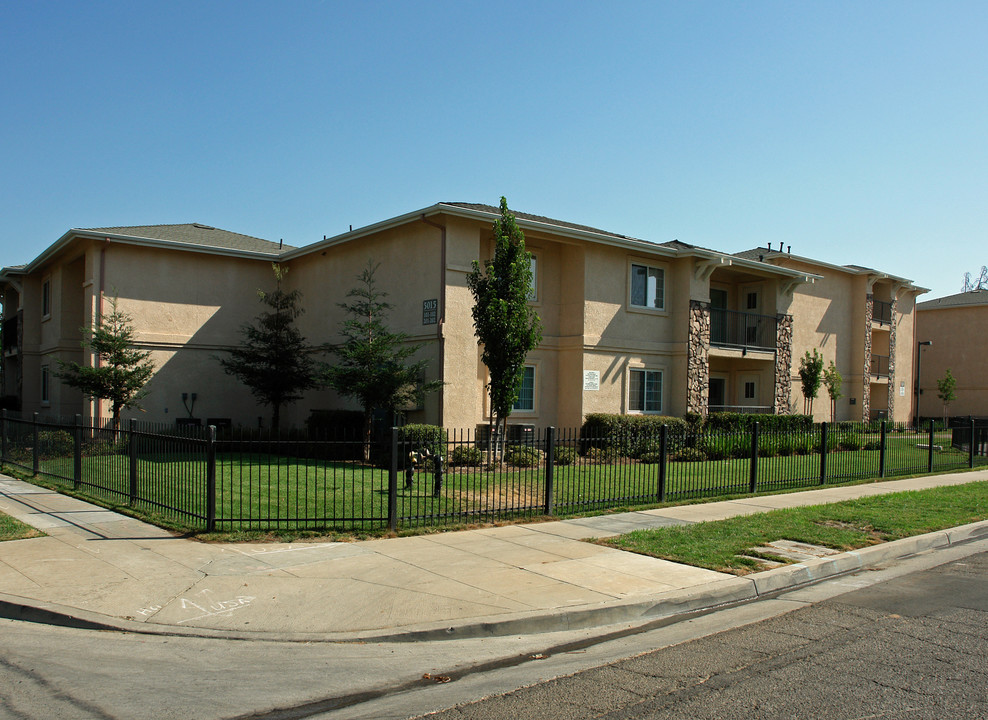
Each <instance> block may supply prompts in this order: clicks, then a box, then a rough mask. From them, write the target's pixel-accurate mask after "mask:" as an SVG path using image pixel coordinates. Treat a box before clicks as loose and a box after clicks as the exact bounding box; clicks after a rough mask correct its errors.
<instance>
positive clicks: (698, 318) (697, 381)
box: [686, 300, 710, 415]
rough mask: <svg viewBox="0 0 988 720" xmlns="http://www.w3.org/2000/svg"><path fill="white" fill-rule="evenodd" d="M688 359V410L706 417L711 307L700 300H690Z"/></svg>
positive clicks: (708, 388)
mask: <svg viewBox="0 0 988 720" xmlns="http://www.w3.org/2000/svg"><path fill="white" fill-rule="evenodd" d="M687 358H688V360H687V367H686V384H687V389H686V410H687V412H694V413H700V414H702V415H706V414H707V399H708V396H709V392H710V306H709V305H707V304H706V303H702V302H699V301H698V300H690V338H689V347H688V349H687Z"/></svg>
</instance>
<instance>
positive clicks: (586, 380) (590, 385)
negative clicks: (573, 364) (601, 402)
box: [583, 370, 600, 391]
mask: <svg viewBox="0 0 988 720" xmlns="http://www.w3.org/2000/svg"><path fill="white" fill-rule="evenodd" d="M583 389H584V391H586V390H600V371H599V370H584V371H583Z"/></svg>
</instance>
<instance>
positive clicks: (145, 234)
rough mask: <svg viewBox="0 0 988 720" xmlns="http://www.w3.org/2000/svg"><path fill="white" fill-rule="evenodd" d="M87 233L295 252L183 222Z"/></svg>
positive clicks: (246, 249) (89, 230) (250, 250)
mask: <svg viewBox="0 0 988 720" xmlns="http://www.w3.org/2000/svg"><path fill="white" fill-rule="evenodd" d="M83 232H88V233H102V234H107V235H119V236H126V237H130V238H146V239H148V240H159V241H164V242H173V243H178V244H181V245H201V246H203V247H214V248H222V249H224V250H245V251H247V252H258V253H267V254H270V255H277V254H279V253H281V252H284V251H285V250H294V249H295V248H294V247H292V246H291V245H283V244H279V243H276V242H271V241H270V240H262V239H261V238H257V237H253V236H251V235H243V234H241V233H235V232H230V231H229V230H222V229H220V228H215V227H213V226H212V225H203V224H202V223H181V224H178V225H132V226H124V227H104V228H85V229H83Z"/></svg>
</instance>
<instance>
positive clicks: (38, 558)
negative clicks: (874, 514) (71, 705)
mask: <svg viewBox="0 0 988 720" xmlns="http://www.w3.org/2000/svg"><path fill="white" fill-rule="evenodd" d="M985 479H988V470H981V471H975V472H967V473H957V474H950V475H935V476H929V477H921V478H910V479H906V480H895V481H887V482H881V483H871V484H866V485H855V486H849V487H828V488H822V489H818V490H809V491H804V492H798V493H789V494H783V495H770V496H764V497H757V498H746V499H741V500H729V501H723V502H712V503H706V504H702V505H685V506H680V507H667V508H662V509H657V510H645V511H640V512H631V513H621V514H614V515H602V516H598V517H592V518H580V519H574V520H563V521H557V522H544V523H532V524H525V525H508V526H504V527H494V528H484V529H479V530H467V531H460V532H449V533H437V534H431V535H421V536H416V537H407V538H393V539H381V540H370V541H365V542H357V543H341V542H314V543H290V544H289V543H285V544H266V543H265V544H255V543H241V544H225V543H216V544H209V543H202V542H198V541H195V540H188V539H182V538H177V537H175V536H174V535H172V534H171V533H169V532H167V531H165V530H162V529H160V528H157V527H155V526H153V525H148V524H146V523H143V522H140V521H138V520H134V519H132V518H129V517H126V516H123V515H120V514H117V513H114V512H110V511H107V510H104V509H102V508H99V507H97V506H94V505H90V504H88V503H85V502H82V501H80V500H76V499H74V498H70V497H67V496H64V495H59V494H58V493H55V492H52V491H49V490H46V489H44V488H39V487H36V486H34V485H31V484H29V483H25V482H22V481H19V480H14V479H11V478H8V477H6V476H2V475H0V510H2V511H3V512H5V513H7V514H8V515H11V516H13V517H15V518H17V519H19V520H21V521H23V522H26V523H28V524H30V525H33V526H34V527H36V528H39V529H41V530H43V531H44V532H45V533H47V535H48V536H47V537H42V538H31V539H26V540H15V541H8V542H3V543H0V616H3V617H22V618H25V619H34V620H42V621H50V622H56V623H60V624H62V623H67V624H73V625H79V626H92V627H110V628H117V629H121V630H129V631H136V632H167V633H178V634H190V635H199V636H216V637H251V638H257V639H262V638H263V639H280V640H285V639H298V640H303V639H311V640H339V641H346V640H386V639H390V640H398V639H402V640H411V639H418V638H422V639H425V638H437V637H471V636H472V637H478V636H481V637H482V636H487V635H507V634H519V633H531V632H548V631H555V630H567V629H577V628H581V627H590V626H598V625H606V624H611V623H618V622H630V623H635V622H647V621H650V620H654V619H658V618H661V617H665V616H670V615H676V614H681V613H684V612H690V611H694V610H700V609H705V608H709V607H715V606H717V605H722V604H725V603H729V602H737V601H743V600H747V599H754V598H756V597H758V596H760V595H764V594H766V593H770V592H773V591H776V590H779V589H784V588H788V587H793V586H796V585H799V584H802V583H806V582H811V581H814V580H818V579H821V578H823V577H828V576H832V575H834V574H838V573H841V572H848V571H853V570H856V569H859V568H861V567H865V566H868V565H873V564H876V563H881V562H883V561H884V560H887V559H890V558H893V557H901V556H905V555H909V554H912V553H914V552H918V551H920V550H923V549H928V548H931V547H938V546H944V545H949V544H954V543H957V542H963V541H965V540H968V539H970V538H972V537H976V536H981V537H983V536H985V535H986V534H988V522H985V523H975V524H974V525H970V526H965V527H963V528H956V529H954V530H950V531H942V532H939V533H931V534H930V535H926V536H921V537H919V538H908V539H906V540H900V541H897V542H894V543H888V544H885V545H880V546H875V547H873V548H867V549H863V550H859V551H855V552H850V553H843V554H839V555H832V556H829V557H826V558H821V559H819V560H808V561H806V562H801V563H797V564H795V565H788V566H784V567H781V568H778V569H776V570H769V571H765V572H761V573H755V574H752V575H748V576H745V577H736V576H733V575H728V574H723V573H718V572H713V571H710V570H703V569H699V568H694V567H690V566H686V565H679V564H676V563H672V562H668V561H665V560H658V559H655V558H649V557H644V556H641V555H635V554H632V553H626V552H622V551H619V550H613V549H610V548H605V547H600V546H597V545H592V544H589V543H585V542H582V540H583V539H586V538H591V537H607V536H611V535H618V534H621V533H625V532H629V531H631V530H635V529H640V528H650V527H659V526H663V525H682V524H688V523H693V522H700V521H705V520H720V519H724V518H728V517H733V516H737V515H747V514H751V513H758V512H765V511H767V510H773V509H777V508H785V507H797V506H802V505H816V504H821V503H827V502H836V501H839V500H846V499H851V498H858V497H863V496H868V495H878V494H884V493H889V492H897V491H901V490H918V489H924V488H930V487H937V486H942V485H957V484H963V483H969V482H973V481H976V480H985Z"/></svg>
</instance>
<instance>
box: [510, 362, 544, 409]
mask: <svg viewBox="0 0 988 720" xmlns="http://www.w3.org/2000/svg"><path fill="white" fill-rule="evenodd" d="M529 369H531V371H532V407H531V408H520V407H518V402H519V401H520V400H521V395H520V394H519V396H518V400H516V401H515V404H514V406H513V407H512V408H511V414H512V415H535V413H536V410H537V408H538V407H539V368H538V365H536V364H535V363H527V364H526V365H525V371H526V372H527V371H528V370H529ZM524 382H525V381H524V376H523V378H522V384H524ZM520 391H521V388H519V393H520Z"/></svg>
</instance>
